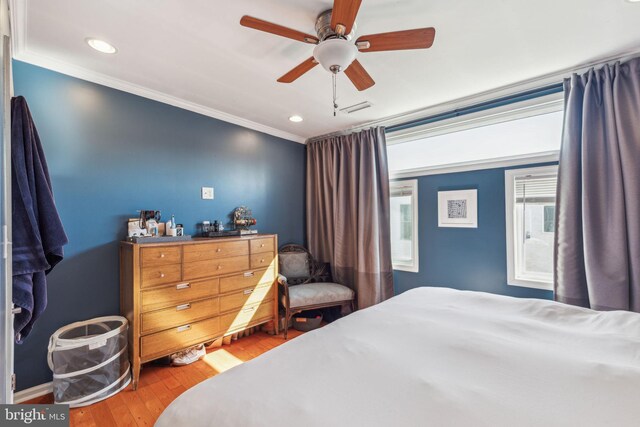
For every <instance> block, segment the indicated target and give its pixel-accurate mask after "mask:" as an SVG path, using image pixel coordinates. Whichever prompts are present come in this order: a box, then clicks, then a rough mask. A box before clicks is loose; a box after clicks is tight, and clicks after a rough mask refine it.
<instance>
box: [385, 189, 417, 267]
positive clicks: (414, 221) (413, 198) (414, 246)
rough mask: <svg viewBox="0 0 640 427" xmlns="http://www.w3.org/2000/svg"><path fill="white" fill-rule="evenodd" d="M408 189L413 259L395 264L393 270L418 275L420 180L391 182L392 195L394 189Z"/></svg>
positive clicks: (395, 262)
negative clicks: (409, 192)
mask: <svg viewBox="0 0 640 427" xmlns="http://www.w3.org/2000/svg"><path fill="white" fill-rule="evenodd" d="M404 187H408V188H410V191H411V208H412V209H411V215H412V218H411V220H412V222H411V225H412V226H411V233H412V236H411V242H412V253H413V259H412V260H411V262H408V263H404V262H397V261H394V262H393V269H394V270H400V271H409V272H411V273H417V272H418V271H419V264H420V263H419V259H420V258H419V256H418V246H419V245H418V180H417V179H408V180H404V181H391V182H390V183H389V190H390V193H393V191H394V189H399V188H404Z"/></svg>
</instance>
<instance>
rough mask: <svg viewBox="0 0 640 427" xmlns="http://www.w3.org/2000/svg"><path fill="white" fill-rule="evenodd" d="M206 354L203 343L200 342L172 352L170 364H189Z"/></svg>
mask: <svg viewBox="0 0 640 427" xmlns="http://www.w3.org/2000/svg"><path fill="white" fill-rule="evenodd" d="M206 354H207V352H206V351H205V349H204V344H200V345H197V346H194V347H190V348H188V349H186V350H182V351H179V352H177V353H174V354H172V355H171V364H172V365H173V366H184V365H189V364H191V363H193V362H197V361H198V360H200V359H202V358H203V357H204V356H205V355H206Z"/></svg>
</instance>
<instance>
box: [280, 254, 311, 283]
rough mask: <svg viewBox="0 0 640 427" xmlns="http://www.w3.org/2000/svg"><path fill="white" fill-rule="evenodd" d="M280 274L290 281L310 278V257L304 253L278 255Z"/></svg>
mask: <svg viewBox="0 0 640 427" xmlns="http://www.w3.org/2000/svg"><path fill="white" fill-rule="evenodd" d="M278 258H279V259H280V274H282V275H283V276H285V277H286V278H288V279H300V278H305V279H306V278H307V277H309V274H310V273H309V255H307V254H306V253H304V252H284V253H280V254H278Z"/></svg>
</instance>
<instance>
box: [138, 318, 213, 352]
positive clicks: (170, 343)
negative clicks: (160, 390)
mask: <svg viewBox="0 0 640 427" xmlns="http://www.w3.org/2000/svg"><path fill="white" fill-rule="evenodd" d="M221 335H222V332H221V328H220V318H219V317H214V318H212V319H206V320H201V321H199V322H193V323H188V324H185V325H181V326H178V327H176V328H171V329H168V330H166V331H162V332H156V333H155V334H151V335H146V336H144V337H142V338H140V345H141V351H140V357H141V358H142V359H143V360H145V359H146V360H149V359H151V358H152V357H161V356H164V355H167V354H170V353H173V352H175V351H178V350H182V349H184V348H186V347H189V346H191V345H194V344H197V343H198V342H203V341H206V340H207V339H209V338H215V337H219V336H221Z"/></svg>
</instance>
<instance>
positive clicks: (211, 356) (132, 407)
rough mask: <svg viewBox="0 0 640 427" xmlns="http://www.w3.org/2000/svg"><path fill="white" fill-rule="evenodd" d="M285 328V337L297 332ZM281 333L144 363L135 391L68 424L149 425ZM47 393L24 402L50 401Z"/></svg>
mask: <svg viewBox="0 0 640 427" xmlns="http://www.w3.org/2000/svg"><path fill="white" fill-rule="evenodd" d="M300 334H301V332H298V331H296V330H294V329H290V330H289V340H291V339H293V338H294V337H296V336H298V335H300ZM285 342H286V341H285V340H284V339H283V337H282V335H276V336H273V335H268V334H266V333H265V332H257V333H255V334H253V335H250V336H248V337H244V338H240V339H238V340H236V341H233V342H232V343H231V344H230V345H225V346H222V347H218V348H211V349H207V356H206V357H205V358H204V359H202V360H199V361H197V362H196V363H193V364H191V365H187V366H180V367H171V366H154V365H145V366H144V368H143V369H142V372H141V373H140V384H139V386H138V390H136V391H133V390H132V389H131V386H128V387H127V388H126V389H124V390H123V391H121V392H120V393H118V394H116V395H115V396H113V397H111V398H109V399H107V400H103V401H101V402H98V403H95V404H93V405H91V406H87V407H84V408H76V409H72V410H71V411H70V418H71V420H70V421H71V426H78V427H80V426H82V427H88V426H99V427H102V426H153V424H154V423H155V421H156V419H157V418H158V417H159V416H160V414H161V413H162V411H163V410H164V408H166V407H167V406H168V405H169V404H170V403H171V402H172V401H173V400H174V399H175V398H176V397H178V396H179V395H180V394H181V393H182V392H184V391H185V390H187V389H188V388H190V387H193V386H194V385H196V384H198V383H199V382H201V381H204V380H206V379H207V378H210V377H213V376H214V375H216V374H218V373H220V372H223V371H225V370H227V369H230V368H232V367H234V366H237V365H239V364H241V363H242V362H246V361H247V360H250V359H253V358H254V357H256V356H259V355H261V354H263V353H265V352H267V351H269V350H271V349H272V348H275V347H277V346H279V345H280V344H283V343H285ZM52 402H53V395H51V394H48V395H46V396H42V397H40V398H38V399H33V400H30V401H29V402H25V403H52Z"/></svg>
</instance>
